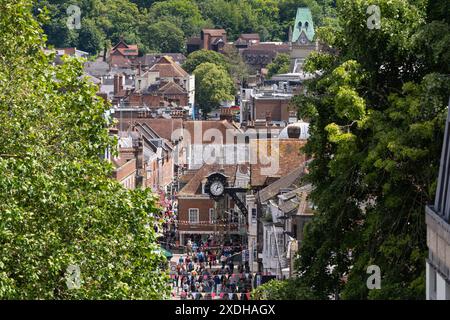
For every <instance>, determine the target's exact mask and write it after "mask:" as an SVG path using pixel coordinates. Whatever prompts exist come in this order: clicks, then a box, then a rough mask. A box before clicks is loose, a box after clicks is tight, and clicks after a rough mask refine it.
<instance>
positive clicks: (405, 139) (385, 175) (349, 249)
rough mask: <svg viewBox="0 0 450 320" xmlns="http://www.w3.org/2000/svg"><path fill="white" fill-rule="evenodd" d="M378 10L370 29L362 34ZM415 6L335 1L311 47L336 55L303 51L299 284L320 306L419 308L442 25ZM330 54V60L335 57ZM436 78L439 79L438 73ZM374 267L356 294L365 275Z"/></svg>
mask: <svg viewBox="0 0 450 320" xmlns="http://www.w3.org/2000/svg"><path fill="white" fill-rule="evenodd" d="M371 4H377V5H378V6H380V9H381V12H382V15H381V28H380V29H372V30H371V29H369V28H368V27H367V25H366V21H367V18H368V16H367V14H366V10H367V7H368V6H369V5H371ZM429 9H430V8H427V7H426V3H425V2H423V1H400V0H398V1H387V0H379V1H376V2H375V3H374V2H373V1H350V0H342V1H338V3H337V11H338V20H337V24H336V25H334V26H328V27H326V28H323V29H319V30H318V38H319V39H321V40H322V41H324V42H325V43H327V44H328V45H329V46H330V47H331V48H333V49H336V50H332V51H329V52H322V53H315V54H312V55H311V56H310V58H309V59H308V60H307V63H306V66H305V68H306V70H307V71H310V72H316V71H320V76H318V77H317V78H316V79H314V80H313V81H311V82H309V83H308V84H307V94H306V96H298V97H296V99H295V101H296V102H297V104H298V106H299V112H300V114H301V115H302V116H303V117H304V118H309V119H310V121H311V126H310V133H311V136H310V139H309V142H308V144H307V146H306V148H305V151H306V152H307V153H308V154H310V155H314V160H313V161H312V163H311V165H310V174H309V176H308V179H309V180H310V182H312V183H313V185H314V186H315V189H314V192H313V193H312V195H311V197H312V200H313V201H314V203H315V205H316V206H317V208H318V213H317V214H316V215H315V217H314V219H313V221H312V222H311V223H310V224H309V225H307V226H306V229H305V239H304V242H303V245H302V248H301V251H300V258H299V260H298V268H299V274H300V275H301V276H300V279H299V281H301V283H302V284H303V285H304V286H305V287H307V288H310V289H311V291H312V293H313V294H314V296H317V297H320V298H322V299H328V298H329V297H330V295H337V296H340V297H341V298H345V299H367V298H370V299H380V298H383V299H423V298H424V279H425V275H424V259H425V257H426V241H425V238H426V237H425V224H424V218H423V215H424V206H425V205H426V204H427V203H430V202H431V201H432V199H433V196H434V192H435V181H436V177H437V172H438V164H439V158H440V150H441V143H442V133H443V124H444V119H445V115H446V112H447V110H446V103H447V102H448V92H449V89H450V86H449V84H448V83H449V82H448V78H449V76H448V68H447V67H444V68H443V69H442V68H439V66H438V65H439V64H440V65H441V66H443V65H445V66H448V55H446V53H445V50H442V49H443V47H446V46H447V48H448V47H449V46H448V45H449V43H450V41H449V38H445V37H444V38H439V37H437V36H436V35H437V33H439V32H442V31H443V30H446V28H448V26H445V24H447V22H446V23H444V22H443V21H441V22H437V21H433V20H434V19H436V20H441V19H442V17H433V16H432V15H430V14H428V15H427V12H430V10H429ZM337 52H338V53H337ZM446 73H447V74H446ZM370 265H378V266H379V267H380V269H381V273H382V280H381V290H368V289H367V286H366V280H367V277H368V275H367V273H366V270H367V267H368V266H370Z"/></svg>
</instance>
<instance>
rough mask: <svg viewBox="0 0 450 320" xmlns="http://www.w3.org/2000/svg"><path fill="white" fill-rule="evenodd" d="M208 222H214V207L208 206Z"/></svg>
mask: <svg viewBox="0 0 450 320" xmlns="http://www.w3.org/2000/svg"><path fill="white" fill-rule="evenodd" d="M209 223H215V222H214V208H209Z"/></svg>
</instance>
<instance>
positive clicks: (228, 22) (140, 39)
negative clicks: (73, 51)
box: [36, 0, 335, 53]
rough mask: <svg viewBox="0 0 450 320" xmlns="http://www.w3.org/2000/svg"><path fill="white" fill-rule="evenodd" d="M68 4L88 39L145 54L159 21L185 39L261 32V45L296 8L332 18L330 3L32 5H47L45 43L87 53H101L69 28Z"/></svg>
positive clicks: (95, 0)
mask: <svg viewBox="0 0 450 320" xmlns="http://www.w3.org/2000/svg"><path fill="white" fill-rule="evenodd" d="M70 4H75V5H77V6H79V7H80V9H81V17H82V26H83V24H84V23H85V22H86V21H90V22H89V23H88V25H89V26H88V30H86V29H84V32H87V34H88V36H87V37H88V38H90V37H93V38H95V39H105V40H107V41H106V42H105V43H112V44H114V43H116V42H117V41H118V40H119V38H120V37H124V39H125V41H127V42H129V43H137V44H138V45H139V46H140V51H141V52H143V53H145V52H147V51H149V50H155V49H154V48H151V47H149V46H148V42H149V32H148V26H149V25H154V24H156V23H158V22H170V23H172V24H174V25H175V26H177V27H178V28H179V29H180V30H181V31H182V32H183V34H184V38H187V37H190V36H194V35H196V36H198V35H199V34H200V31H201V29H202V28H224V29H226V30H227V32H228V37H229V38H230V39H231V40H234V39H236V38H237V37H238V36H239V35H240V34H241V33H259V35H260V37H261V39H262V40H263V41H270V40H272V41H286V40H287V35H288V29H289V27H292V25H293V23H294V19H295V14H296V11H297V7H299V6H309V7H310V8H311V10H312V13H313V17H314V19H315V23H316V24H317V25H322V24H326V23H327V19H328V18H329V17H333V16H334V15H335V13H334V8H333V1H331V0H283V1H277V0H231V1H228V0H164V1H162V0H156V1H155V0H104V1H103V0H71V1H69V2H66V1H59V0H41V1H39V2H38V3H37V4H36V8H43V7H47V8H48V9H49V12H50V15H51V19H49V20H48V21H47V22H46V24H45V25H44V26H43V28H44V30H45V32H46V34H47V35H48V37H49V44H52V45H54V46H55V47H67V46H76V47H78V48H81V47H83V46H85V47H88V48H89V52H96V51H99V50H98V45H97V40H95V41H94V40H90V41H91V42H93V43H95V45H93V44H92V43H91V44H89V45H83V43H82V42H83V41H84V39H85V38H86V35H83V37H79V35H80V32H81V30H76V29H75V30H69V29H68V28H67V26H66V22H67V18H68V15H67V13H66V9H67V7H68V6H69V5H70ZM36 11H37V10H36ZM92 23H93V24H94V25H95V31H94V30H93V28H92V26H91V24H92ZM98 31H100V33H101V34H99V35H98V34H97V33H98ZM178 33H179V32H177V35H178ZM97 36H99V37H97ZM83 38H84V39H83ZM105 43H102V44H101V45H102V46H104V45H105ZM153 47H155V46H154V45H153ZM178 47H179V48H180V50H181V49H182V47H181V46H178ZM90 50H93V51H90Z"/></svg>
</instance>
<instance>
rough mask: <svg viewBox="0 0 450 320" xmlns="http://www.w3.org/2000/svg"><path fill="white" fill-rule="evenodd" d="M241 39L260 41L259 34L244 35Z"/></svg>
mask: <svg viewBox="0 0 450 320" xmlns="http://www.w3.org/2000/svg"><path fill="white" fill-rule="evenodd" d="M239 39H242V40H247V41H248V40H259V39H260V37H259V34H258V33H243V34H241V35H240V36H239Z"/></svg>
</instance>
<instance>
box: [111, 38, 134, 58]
mask: <svg viewBox="0 0 450 320" xmlns="http://www.w3.org/2000/svg"><path fill="white" fill-rule="evenodd" d="M138 53H139V51H138V46H137V45H136V44H126V43H125V41H123V40H122V39H121V40H120V41H119V42H118V43H117V44H116V45H115V46H114V47H113V48H112V49H111V53H110V54H111V55H113V54H121V55H123V56H137V55H138Z"/></svg>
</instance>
